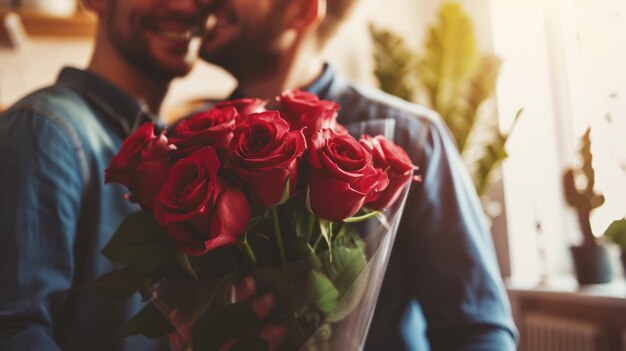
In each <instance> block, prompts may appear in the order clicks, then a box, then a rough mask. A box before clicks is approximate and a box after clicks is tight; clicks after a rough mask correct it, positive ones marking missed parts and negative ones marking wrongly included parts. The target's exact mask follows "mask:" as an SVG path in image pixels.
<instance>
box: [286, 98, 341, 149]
mask: <svg viewBox="0 0 626 351" xmlns="http://www.w3.org/2000/svg"><path fill="white" fill-rule="evenodd" d="M278 101H279V102H280V105H281V112H282V114H283V118H285V119H286V120H287V121H288V122H289V123H290V124H291V129H292V130H293V129H302V128H304V127H307V130H305V133H306V134H307V138H308V137H310V136H311V135H313V133H315V131H317V130H320V129H326V128H329V129H334V130H336V131H339V132H342V133H343V132H345V128H344V127H343V126H341V125H340V124H339V123H337V111H339V105H338V104H336V103H334V102H332V101H327V100H320V99H319V98H318V97H317V95H315V94H311V93H308V92H305V91H300V90H291V91H286V92H284V93H283V94H282V95H281V96H280V97H278Z"/></svg>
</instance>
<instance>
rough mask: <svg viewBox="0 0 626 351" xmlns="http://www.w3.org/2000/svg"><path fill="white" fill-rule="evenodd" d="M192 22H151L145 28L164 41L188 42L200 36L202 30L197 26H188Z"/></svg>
mask: <svg viewBox="0 0 626 351" xmlns="http://www.w3.org/2000/svg"><path fill="white" fill-rule="evenodd" d="M191 22H192V21H184V22H181V21H153V22H149V23H147V24H146V27H147V28H148V29H149V30H150V31H151V32H153V33H154V34H157V35H159V36H161V37H162V38H164V39H168V40H174V41H189V40H191V39H192V38H194V37H199V36H201V35H202V32H203V29H202V28H201V26H200V25H198V24H195V23H194V24H193V25H190V23H191Z"/></svg>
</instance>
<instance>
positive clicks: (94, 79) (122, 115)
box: [57, 67, 158, 135]
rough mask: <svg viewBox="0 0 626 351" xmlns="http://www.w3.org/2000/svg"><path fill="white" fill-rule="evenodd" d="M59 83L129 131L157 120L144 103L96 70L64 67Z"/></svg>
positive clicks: (123, 129) (125, 131)
mask: <svg viewBox="0 0 626 351" xmlns="http://www.w3.org/2000/svg"><path fill="white" fill-rule="evenodd" d="M57 84H61V85H65V86H68V87H70V88H71V89H72V90H75V91H76V92H78V93H79V94H81V95H82V96H83V97H85V98H86V99H87V100H89V101H90V102H91V103H93V104H95V105H96V106H97V107H98V108H99V109H100V110H101V111H102V112H103V113H104V115H105V116H106V117H107V118H109V119H111V120H112V121H113V122H114V123H116V124H117V125H119V126H120V127H121V129H122V131H123V132H124V134H126V135H129V134H130V133H132V132H133V131H134V130H135V129H136V128H137V127H138V126H139V125H140V124H141V123H143V122H146V121H152V122H157V121H158V119H157V118H156V117H155V116H154V115H153V114H152V113H151V112H150V111H149V109H148V108H147V106H146V105H145V104H143V103H141V102H139V101H138V100H136V99H134V98H132V97H131V96H129V95H128V94H126V93H124V92H123V91H121V90H120V89H119V88H118V87H116V86H115V85H113V84H112V83H110V82H109V81H107V80H106V79H104V78H102V77H100V76H98V75H97V74H95V73H92V72H89V71H85V70H81V69H77V68H73V67H65V68H63V70H62V71H61V73H60V74H59V77H58V79H57Z"/></svg>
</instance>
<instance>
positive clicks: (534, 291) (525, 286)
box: [505, 276, 626, 308]
mask: <svg viewBox="0 0 626 351" xmlns="http://www.w3.org/2000/svg"><path fill="white" fill-rule="evenodd" d="M505 285H506V289H507V291H508V293H509V294H510V295H511V297H512V298H522V299H541V300H558V301H559V302H572V303H582V304H593V305H605V306H615V307H621V308H623V307H626V280H625V279H624V278H622V277H617V278H615V279H614V280H613V281H612V282H610V283H606V284H595V285H584V286H581V285H579V284H578V282H577V281H576V278H575V277H573V276H563V277H553V278H549V279H548V280H547V281H546V282H545V283H544V284H537V283H530V282H520V281H515V280H514V279H509V280H507V281H506V282H505Z"/></svg>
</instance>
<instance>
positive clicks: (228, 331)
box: [192, 277, 287, 351]
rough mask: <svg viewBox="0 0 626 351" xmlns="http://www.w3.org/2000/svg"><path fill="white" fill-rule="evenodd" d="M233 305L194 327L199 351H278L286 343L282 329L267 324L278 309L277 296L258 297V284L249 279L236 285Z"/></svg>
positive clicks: (205, 315) (284, 332)
mask: <svg viewBox="0 0 626 351" xmlns="http://www.w3.org/2000/svg"><path fill="white" fill-rule="evenodd" d="M231 301H232V303H231V304H228V305H226V306H223V307H222V308H220V309H218V310H213V311H208V312H207V313H205V314H204V315H203V316H202V317H201V318H200V319H199V320H198V321H197V322H196V323H195V325H194V327H193V333H192V334H193V347H194V349H195V350H197V351H209V350H216V351H218V350H219V351H240V350H245V351H256V350H263V351H264V350H269V351H273V350H276V349H277V348H278V347H279V346H280V345H281V344H282V342H283V340H284V339H285V335H286V332H287V330H286V328H285V326H283V325H280V324H276V323H271V322H267V318H268V316H270V314H271V313H272V312H273V311H274V309H275V307H276V296H275V295H274V294H272V293H268V294H265V295H262V296H259V297H257V289H256V283H255V281H254V279H253V278H252V277H248V278H246V279H244V280H243V281H241V282H240V283H238V284H237V285H235V286H234V287H233V290H232V293H231Z"/></svg>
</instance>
